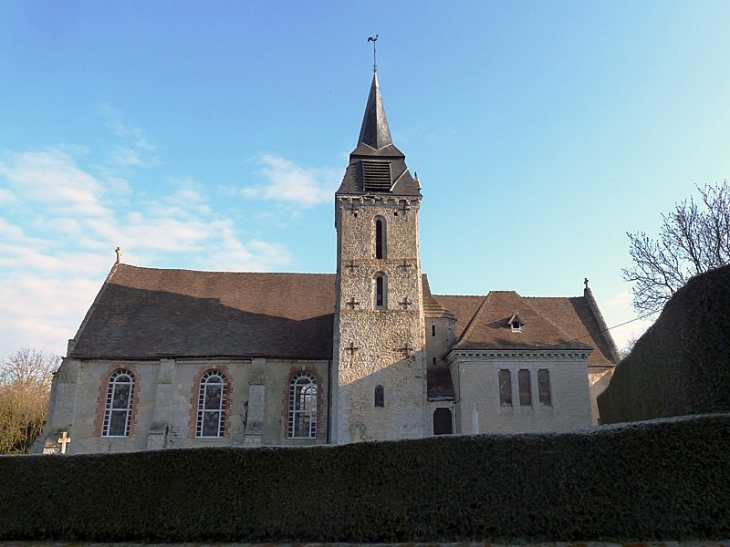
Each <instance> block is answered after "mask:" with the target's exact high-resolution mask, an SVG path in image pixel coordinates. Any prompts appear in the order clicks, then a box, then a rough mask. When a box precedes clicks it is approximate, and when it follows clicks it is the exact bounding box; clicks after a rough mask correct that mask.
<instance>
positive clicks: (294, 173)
mask: <svg viewBox="0 0 730 547" xmlns="http://www.w3.org/2000/svg"><path fill="white" fill-rule="evenodd" d="M261 163H262V164H263V167H262V168H261V170H260V173H261V174H262V175H263V176H264V177H265V178H266V179H267V182H266V183H265V184H263V185H261V186H250V187H246V188H243V189H242V190H241V193H242V194H243V195H244V196H246V197H249V198H260V199H266V200H272V201H281V202H293V203H296V204H298V205H301V206H302V207H313V206H314V205H318V204H320V203H327V202H329V201H331V200H332V195H333V194H334V191H335V190H336V189H337V183H338V171H337V170H336V169H305V168H303V167H299V166H297V165H295V164H294V163H292V162H291V161H289V160H286V159H284V158H279V157H277V156H272V155H264V156H262V157H261Z"/></svg>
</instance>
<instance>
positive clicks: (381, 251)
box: [375, 217, 386, 259]
mask: <svg viewBox="0 0 730 547" xmlns="http://www.w3.org/2000/svg"><path fill="white" fill-rule="evenodd" d="M385 236H386V233H385V219H384V218H383V217H377V218H376V219H375V258H377V259H383V258H385V252H386V237H385Z"/></svg>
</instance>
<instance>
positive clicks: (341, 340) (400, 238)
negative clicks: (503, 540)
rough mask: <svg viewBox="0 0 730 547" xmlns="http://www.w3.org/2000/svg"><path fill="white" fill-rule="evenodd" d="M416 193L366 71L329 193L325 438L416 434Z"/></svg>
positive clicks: (419, 401) (420, 355)
mask: <svg viewBox="0 0 730 547" xmlns="http://www.w3.org/2000/svg"><path fill="white" fill-rule="evenodd" d="M421 197H422V196H421V189H420V185H419V182H418V179H417V178H414V177H413V176H411V174H410V172H409V171H408V167H406V163H405V155H404V154H403V153H402V152H401V151H400V150H398V148H396V147H395V145H394V144H393V141H392V139H391V136H390V128H389V126H388V121H387V119H386V117H385V109H384V107H383V101H382V97H381V95H380V87H379V84H378V77H377V74H376V73H374V74H373V81H372V84H371V86H370V95H369V97H368V102H367V106H366V108H365V115H364V117H363V121H362V127H361V129H360V137H359V139H358V143H357V147H356V148H355V150H353V151H352V153H351V154H350V163H349V165H348V167H347V170H346V171H345V176H344V178H343V179H342V184H341V185H340V188H339V190H337V192H336V194H335V226H336V228H337V290H336V303H335V325H334V355H333V386H332V388H333V389H332V391H333V393H332V395H333V404H332V429H331V431H332V441H333V442H334V443H338V444H342V443H349V442H357V441H366V440H377V439H404V438H418V437H423V436H424V435H425V423H426V412H427V410H426V363H425V357H424V316H423V289H422V281H421V259H420V250H419V240H418V211H419V208H420V204H421Z"/></svg>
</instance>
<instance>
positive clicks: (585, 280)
mask: <svg viewBox="0 0 730 547" xmlns="http://www.w3.org/2000/svg"><path fill="white" fill-rule="evenodd" d="M583 283H584V284H585V286H586V289H587V288H588V278H587V277H586V278H585V279H584V280H583Z"/></svg>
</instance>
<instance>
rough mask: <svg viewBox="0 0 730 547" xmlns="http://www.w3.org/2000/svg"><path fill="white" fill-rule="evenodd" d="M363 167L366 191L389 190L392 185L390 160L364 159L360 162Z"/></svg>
mask: <svg viewBox="0 0 730 547" xmlns="http://www.w3.org/2000/svg"><path fill="white" fill-rule="evenodd" d="M360 166H361V169H362V188H363V190H365V191H368V190H372V191H374V192H389V191H390V187H391V186H392V182H393V181H392V178H391V174H390V162H386V161H363V162H361V163H360Z"/></svg>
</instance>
